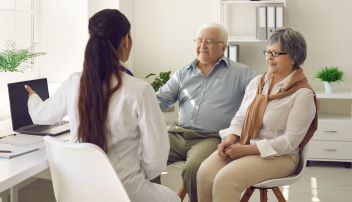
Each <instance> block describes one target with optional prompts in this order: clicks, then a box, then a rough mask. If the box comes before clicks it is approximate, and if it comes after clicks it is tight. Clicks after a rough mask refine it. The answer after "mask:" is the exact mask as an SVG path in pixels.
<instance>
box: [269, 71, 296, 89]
mask: <svg viewBox="0 0 352 202" xmlns="http://www.w3.org/2000/svg"><path fill="white" fill-rule="evenodd" d="M296 71H297V70H293V71H292V72H291V73H290V74H289V75H288V76H286V77H285V78H284V79H282V80H281V81H280V82H279V83H277V84H275V86H279V87H280V88H284V87H286V86H287V85H288V84H289V82H290V80H291V77H292V75H293V74H294V73H295V72H296ZM271 76H272V74H265V83H266V82H267V81H268V79H271V78H272V77H271Z"/></svg>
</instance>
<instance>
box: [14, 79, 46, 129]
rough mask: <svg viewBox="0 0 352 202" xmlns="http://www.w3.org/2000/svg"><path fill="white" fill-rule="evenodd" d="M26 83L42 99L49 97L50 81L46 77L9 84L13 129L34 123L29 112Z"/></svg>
mask: <svg viewBox="0 0 352 202" xmlns="http://www.w3.org/2000/svg"><path fill="white" fill-rule="evenodd" d="M24 85H28V86H30V87H31V88H32V89H33V90H34V91H35V92H36V93H37V94H38V95H39V97H40V98H41V99H42V100H46V99H48V98H49V90H48V82H47V79H46V78H44V79H35V80H29V81H22V82H16V83H9V84H7V87H8V91H9V99H10V109H11V119H12V128H13V130H17V129H18V128H21V127H23V126H27V125H31V124H33V122H32V119H31V117H30V116H29V113H28V107H27V102H28V93H27V91H26V89H25V88H24Z"/></svg>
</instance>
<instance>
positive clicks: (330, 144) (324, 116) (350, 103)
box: [308, 93, 352, 167]
mask: <svg viewBox="0 0 352 202" xmlns="http://www.w3.org/2000/svg"><path fill="white" fill-rule="evenodd" d="M317 97H318V98H319V100H320V110H319V113H318V116H319V120H318V130H317V131H316V133H315V134H314V136H313V138H312V140H311V142H310V151H309V155H308V158H309V160H314V161H340V162H346V164H345V165H346V167H350V166H351V162H352V93H331V94H324V93H318V94H317Z"/></svg>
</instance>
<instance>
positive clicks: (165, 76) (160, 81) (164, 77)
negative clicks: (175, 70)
mask: <svg viewBox="0 0 352 202" xmlns="http://www.w3.org/2000/svg"><path fill="white" fill-rule="evenodd" d="M170 75H171V71H167V72H160V73H159V76H156V74H154V73H150V74H148V75H147V76H146V77H145V79H147V78H149V77H151V76H155V78H154V81H153V82H152V83H151V85H152V87H153V88H154V90H155V92H158V90H159V88H160V87H161V86H163V85H164V84H165V83H166V82H167V81H168V80H169V79H170Z"/></svg>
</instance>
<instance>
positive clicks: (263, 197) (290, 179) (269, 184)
mask: <svg viewBox="0 0 352 202" xmlns="http://www.w3.org/2000/svg"><path fill="white" fill-rule="evenodd" d="M308 149H309V143H308V144H306V145H305V146H304V148H303V150H302V151H301V152H300V160H299V161H300V162H299V165H298V167H297V170H296V172H295V173H294V174H293V175H290V176H287V177H284V178H279V179H272V180H266V181H264V182H261V183H258V184H256V185H254V186H251V187H249V188H248V189H247V190H246V192H245V193H244V194H243V196H242V198H241V202H248V201H249V199H250V197H251V196H252V194H253V192H254V191H255V189H259V190H260V202H266V201H268V197H267V192H268V189H271V190H273V192H274V194H275V196H276V198H277V200H278V201H279V202H286V199H285V197H284V196H283V195H282V193H281V190H280V189H279V187H281V186H285V185H290V184H293V183H295V182H297V181H298V180H299V179H300V178H301V177H302V174H303V171H304V169H305V168H306V164H307V161H308Z"/></svg>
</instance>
